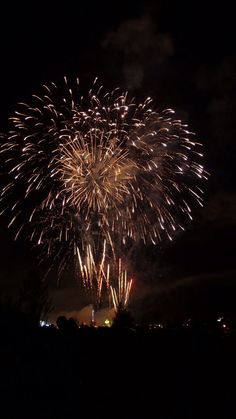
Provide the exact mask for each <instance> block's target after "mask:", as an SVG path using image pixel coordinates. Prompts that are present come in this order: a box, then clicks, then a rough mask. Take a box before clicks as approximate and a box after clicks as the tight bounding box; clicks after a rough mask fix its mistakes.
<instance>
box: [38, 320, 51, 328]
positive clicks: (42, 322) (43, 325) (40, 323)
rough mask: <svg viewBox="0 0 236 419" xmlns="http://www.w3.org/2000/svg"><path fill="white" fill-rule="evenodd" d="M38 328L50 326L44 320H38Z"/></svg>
mask: <svg viewBox="0 0 236 419" xmlns="http://www.w3.org/2000/svg"><path fill="white" fill-rule="evenodd" d="M39 326H40V327H49V326H51V323H47V322H46V321H45V320H39Z"/></svg>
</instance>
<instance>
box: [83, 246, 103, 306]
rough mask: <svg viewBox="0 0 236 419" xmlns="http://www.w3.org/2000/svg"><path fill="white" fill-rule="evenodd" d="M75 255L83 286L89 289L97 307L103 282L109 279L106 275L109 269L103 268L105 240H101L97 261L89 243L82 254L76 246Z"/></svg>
mask: <svg viewBox="0 0 236 419" xmlns="http://www.w3.org/2000/svg"><path fill="white" fill-rule="evenodd" d="M77 256H78V262H79V269H80V275H81V277H82V281H83V284H84V287H85V288H86V289H87V290H88V291H89V293H90V296H91V299H92V302H93V304H94V306H95V307H98V306H99V304H100V301H101V292H102V286H103V282H104V281H105V282H107V281H109V277H108V276H107V275H109V269H108V268H107V269H105V256H106V240H104V242H103V250H102V255H101V259H100V260H99V261H98V262H97V261H96V256H97V255H94V252H93V250H92V246H91V244H88V245H87V246H86V248H85V252H84V255H83V256H82V255H81V251H80V250H79V248H77Z"/></svg>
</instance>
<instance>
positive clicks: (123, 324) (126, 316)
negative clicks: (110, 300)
mask: <svg viewBox="0 0 236 419" xmlns="http://www.w3.org/2000/svg"><path fill="white" fill-rule="evenodd" d="M112 326H113V327H118V328H132V327H134V320H133V318H132V315H131V313H130V311H128V310H127V309H126V308H124V307H123V305H122V304H121V303H120V304H119V305H118V308H117V312H116V315H115V317H114V319H113V324H112Z"/></svg>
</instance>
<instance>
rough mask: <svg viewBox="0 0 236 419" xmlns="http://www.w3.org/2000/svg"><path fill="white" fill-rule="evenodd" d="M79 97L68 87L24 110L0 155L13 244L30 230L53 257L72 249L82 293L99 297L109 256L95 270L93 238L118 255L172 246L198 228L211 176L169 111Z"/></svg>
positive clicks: (96, 95)
mask: <svg viewBox="0 0 236 419" xmlns="http://www.w3.org/2000/svg"><path fill="white" fill-rule="evenodd" d="M77 90H78V82H77V84H76V86H74V88H73V89H71V88H69V87H68V83H67V79H65V84H64V86H63V87H62V88H61V89H59V88H57V87H56V85H55V84H54V83H51V84H50V85H48V86H44V87H43V93H42V94H41V95H40V96H39V95H33V97H32V104H30V105H27V104H24V103H21V104H19V110H17V111H16V112H15V114H14V116H13V117H12V118H10V121H11V126H12V128H11V130H10V131H9V133H8V134H7V135H5V137H4V140H3V141H2V145H1V149H0V152H1V153H2V154H3V156H4V160H5V165H4V167H5V168H6V172H7V174H6V176H7V178H8V181H7V183H6V185H5V186H4V188H3V189H2V192H1V198H0V199H1V202H2V205H3V207H2V208H3V209H2V212H4V211H5V210H7V211H8V212H10V214H11V217H10V220H9V227H10V226H16V238H17V237H18V236H19V235H20V234H22V232H23V231H24V230H25V228H24V227H26V228H27V231H28V230H29V227H31V229H32V231H31V236H30V237H31V240H32V241H34V242H35V243H36V244H37V245H40V246H42V247H43V248H46V249H47V251H46V252H45V253H47V254H49V255H52V254H53V253H56V252H59V253H60V254H61V248H62V245H63V243H64V244H66V246H65V247H66V248H67V249H70V251H72V253H73V255H77V257H78V259H79V261H80V271H81V275H82V277H83V281H84V283H85V284H86V286H89V287H91V282H92V281H94V280H95V279H94V278H95V277H96V281H97V282H96V283H97V289H98V291H99V290H100V289H101V283H102V278H104V275H105V274H104V272H103V271H104V269H103V267H101V266H102V264H104V263H105V257H104V258H103V257H102V261H103V262H99V263H98V265H96V263H95V261H94V253H93V249H92V244H91V238H92V240H93V238H94V237H95V236H96V235H97V236H98V237H99V240H100V241H101V242H102V243H105V242H107V243H109V247H110V248H111V249H113V253H115V252H114V243H116V246H128V245H129V243H134V242H135V243H136V242H139V241H140V240H142V241H143V242H144V243H147V242H148V241H150V242H151V243H153V244H156V243H158V242H159V241H160V240H161V239H162V238H163V236H166V237H168V238H169V239H170V240H172V237H173V234H175V231H176V230H178V229H179V228H181V229H183V225H184V223H185V222H186V219H192V214H191V206H192V203H194V202H197V203H198V204H200V205H202V200H203V199H202V195H203V192H202V189H201V187H200V182H201V180H202V179H204V178H206V172H205V171H204V168H203V165H202V164H200V163H199V160H200V159H201V157H202V152H201V151H199V150H200V149H201V144H200V143H198V142H196V141H194V134H193V133H191V132H190V131H189V130H188V127H187V125H184V124H183V123H182V122H181V121H180V120H178V119H176V117H175V115H174V111H173V110H171V109H165V110H163V111H160V112H159V111H156V110H153V109H152V107H151V106H152V100H151V99H150V98H147V99H146V100H145V101H144V102H143V103H135V102H134V100H133V99H132V100H131V99H130V98H129V95H128V93H127V92H126V93H121V92H120V91H119V89H115V90H114V91H113V92H111V93H105V94H103V93H102V91H103V89H102V87H96V83H95V84H94V87H93V89H91V90H90V91H89V93H88V95H87V97H86V98H85V99H83V98H81V97H79V96H78V93H77ZM58 248H60V250H57V249H58ZM77 249H78V250H77ZM81 249H86V250H85V254H86V256H85V259H86V263H84V262H83V260H82V259H83V257H82V253H83V252H82V250H81ZM102 254H103V253H102ZM103 255H104V254H103ZM65 263H66V258H62V260H61V267H63V266H64V265H65ZM105 276H106V275H105ZM92 278H93V279H92ZM122 281H123V283H124V281H125V279H122ZM128 284H130V282H129V281H127V280H126V286H125V289H126V290H127V289H129V288H130V287H131V285H130V286H129V285H128ZM99 292H100V291H99ZM112 292H113V295H114V296H115V295H116V296H117V299H118V301H119V299H120V298H121V297H120V295H119V292H118V295H117V294H116V292H115V290H114V288H113V291H112ZM122 298H123V297H122Z"/></svg>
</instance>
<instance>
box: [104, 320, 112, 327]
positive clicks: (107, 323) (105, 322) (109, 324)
mask: <svg viewBox="0 0 236 419" xmlns="http://www.w3.org/2000/svg"><path fill="white" fill-rule="evenodd" d="M104 324H105V326H107V327H110V326H111V322H110V320H109V319H106V320H105V321H104Z"/></svg>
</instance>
